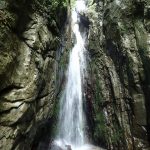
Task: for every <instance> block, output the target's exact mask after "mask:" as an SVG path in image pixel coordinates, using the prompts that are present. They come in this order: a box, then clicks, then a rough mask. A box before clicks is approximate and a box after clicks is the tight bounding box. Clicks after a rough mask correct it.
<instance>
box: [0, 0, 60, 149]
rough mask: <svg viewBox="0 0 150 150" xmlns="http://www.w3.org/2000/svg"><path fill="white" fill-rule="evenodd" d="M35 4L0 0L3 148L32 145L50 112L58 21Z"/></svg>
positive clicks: (0, 139) (0, 128) (0, 135)
mask: <svg viewBox="0 0 150 150" xmlns="http://www.w3.org/2000/svg"><path fill="white" fill-rule="evenodd" d="M37 4H38V6H39V3H36V1H30V2H29V1H28V0H24V1H22V2H19V1H13V0H11V1H5V0H2V1H0V39H1V40H0V85H1V86H0V149H2V150H5V149H6V150H10V149H31V147H32V141H33V140H34V137H35V134H36V132H37V131H38V129H39V127H40V128H41V125H42V126H44V124H45V122H47V121H48V119H49V118H50V117H51V116H52V114H53V106H54V96H55V95H54V94H55V93H54V90H55V86H54V79H55V74H54V73H55V61H56V60H55V53H56V50H57V47H58V40H57V39H58V38H57V37H58V32H59V30H60V28H59V27H58V26H59V23H60V22H59V19H57V18H55V17H53V19H52V17H51V18H50V16H51V14H46V10H44V9H43V8H41V9H38V8H39V7H37ZM43 7H44V6H43ZM38 11H39V12H38ZM58 13H59V12H58ZM43 14H44V15H45V16H44V15H43ZM46 15H47V16H49V18H47V16H46ZM58 16H59V15H58ZM54 18H55V19H56V20H55V19H54Z"/></svg>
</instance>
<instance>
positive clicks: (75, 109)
mask: <svg viewBox="0 0 150 150" xmlns="http://www.w3.org/2000/svg"><path fill="white" fill-rule="evenodd" d="M85 9H86V5H85V1H84V0H77V1H76V5H75V8H74V9H73V11H72V31H73V34H74V36H75V39H76V42H75V45H74V47H73V49H72V50H71V52H70V59H69V65H68V72H67V82H66V86H65V90H64V92H63V96H62V98H61V100H60V113H59V125H58V126H59V132H58V136H57V139H56V140H55V144H57V145H58V146H59V147H61V148H62V149H63V150H66V149H67V147H68V149H69V147H71V149H77V148H78V149H79V147H82V146H83V145H85V143H86V135H85V116H84V111H83V88H82V87H83V84H84V76H85V73H86V58H85V56H86V55H85V54H86V49H85V41H84V37H83V35H81V33H80V30H79V22H80V17H79V14H78V13H82V12H84V11H85ZM67 145H68V146H67Z"/></svg>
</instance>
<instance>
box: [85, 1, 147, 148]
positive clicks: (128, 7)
mask: <svg viewBox="0 0 150 150" xmlns="http://www.w3.org/2000/svg"><path fill="white" fill-rule="evenodd" d="M87 14H88V16H89V18H90V21H91V24H90V31H89V32H90V33H89V47H88V50H89V54H90V57H91V60H90V65H89V66H91V67H89V72H90V77H89V78H90V79H89V81H88V84H87V90H88V91H90V92H89V93H88V94H87V103H88V109H90V110H91V111H90V112H87V114H88V116H89V117H88V122H89V123H90V124H91V127H90V130H91V132H92V137H93V139H96V140H95V142H96V143H100V144H101V145H104V146H105V147H107V148H109V149H115V150H116V149H119V150H120V149H123V150H127V149H149V143H148V141H149V139H150V128H149V127H150V118H149V113H150V112H149V111H150V101H149V97H150V95H149V94H150V67H149V63H150V43H149V41H150V38H149V36H150V21H149V19H150V2H149V1H148V0H143V1H138V0H134V1H132V0H125V1H121V0H111V1H109V0H104V1H99V0H97V1H93V2H92V1H91V3H90V1H89V9H88V12H87ZM91 118H92V119H91ZM106 143H107V144H106Z"/></svg>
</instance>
